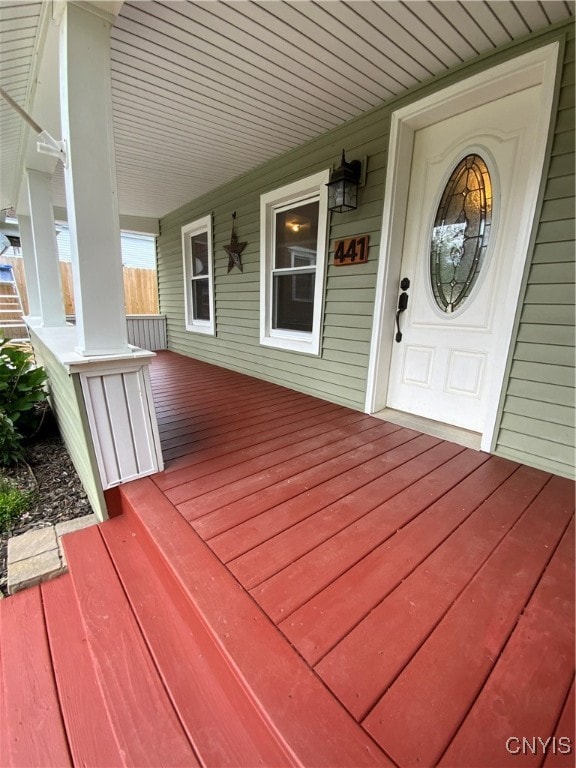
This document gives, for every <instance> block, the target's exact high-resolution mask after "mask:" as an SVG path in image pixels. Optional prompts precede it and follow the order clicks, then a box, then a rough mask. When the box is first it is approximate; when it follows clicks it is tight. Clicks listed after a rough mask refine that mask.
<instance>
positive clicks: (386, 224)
mask: <svg viewBox="0 0 576 768" xmlns="http://www.w3.org/2000/svg"><path fill="white" fill-rule="evenodd" d="M558 52H559V44H558V43H557V42H556V43H552V44H549V45H546V46H543V47H541V48H538V49H536V50H534V51H531V52H529V53H526V54H523V55H522V56H518V57H516V58H515V59H512V60H510V61H507V62H505V63H503V64H500V65H498V66H495V67H492V68H490V69H487V70H485V71H484V72H481V73H479V74H477V75H473V76H471V77H469V78H467V79H465V80H462V81H461V82H459V83H455V84H454V85H452V86H449V87H448V88H445V89H443V90H441V91H439V92H437V93H434V94H432V95H430V96H427V97H425V98H423V99H420V100H419V101H416V102H414V103H412V104H409V105H407V106H406V107H403V108H401V109H398V110H396V111H395V112H394V113H393V114H392V116H391V124H390V143H389V150H388V168H387V173H386V186H385V197H384V211H383V217H382V237H381V245H380V254H379V263H378V274H377V278H376V298H375V303H374V323H373V327H372V338H371V343H370V359H369V364H368V379H367V389H366V401H365V411H366V413H377V412H379V411H382V410H383V409H384V408H385V407H386V402H387V385H388V371H389V367H390V358H391V353H392V345H393V343H394V341H393V339H394V316H395V309H396V303H397V298H398V285H399V281H400V266H401V260H402V245H403V237H404V221H405V216H406V206H407V198H408V184H409V176H410V166H411V159H412V148H413V144H414V134H415V132H416V131H417V130H419V129H420V128H424V127H426V126H429V125H432V124H434V123H436V122H438V121H440V120H445V119H447V118H450V117H453V116H454V115H457V114H460V113H462V112H464V111H466V110H468V109H471V108H473V107H476V106H480V105H482V104H486V103H488V102H490V101H494V100H496V99H499V98H502V97H504V96H507V95H509V94H511V93H514V92H516V91H520V90H524V89H525V88H529V87H531V86H540V104H541V108H540V109H539V110H538V114H537V115H536V116H535V119H537V121H538V125H537V131H536V137H537V138H536V142H535V144H536V146H535V151H534V153H533V155H532V158H531V159H532V164H531V169H530V180H529V184H528V188H527V193H526V203H525V205H524V209H523V220H522V222H519V228H518V229H519V233H520V235H519V238H518V247H517V249H516V254H515V256H514V259H515V263H514V271H513V274H514V280H513V284H512V285H510V294H509V295H511V296H513V297H515V301H514V302H513V305H512V304H510V308H511V311H510V313H509V317H508V321H507V323H506V326H505V327H503V328H502V329H501V334H502V338H503V339H504V340H505V342H506V343H505V344H504V345H503V346H504V347H505V349H506V354H504V355H502V356H501V359H500V360H499V361H498V364H497V366H496V367H495V370H494V372H493V376H492V379H493V382H494V384H493V387H492V392H491V396H490V401H489V406H488V416H487V418H486V422H485V425H484V429H483V431H482V438H481V448H482V450H486V451H490V450H491V449H492V446H493V440H494V435H495V430H496V420H497V415H498V405H499V400H500V393H501V389H502V384H503V380H504V373H505V368H506V359H507V351H508V349H509V347H510V343H511V339H512V330H513V325H514V317H515V313H516V308H517V304H518V299H519V295H520V288H521V284H522V276H523V274H524V267H525V263H526V258H527V255H528V246H529V240H530V233H531V230H532V225H533V219H534V214H535V210H536V204H537V200H538V193H539V189H540V183H541V176H542V170H543V165H544V159H545V153H546V144H547V139H548V133H549V129H550V116H551V111H552V104H553V99H554V84H555V80H556V74H557V65H558Z"/></svg>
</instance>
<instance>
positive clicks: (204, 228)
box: [182, 215, 216, 336]
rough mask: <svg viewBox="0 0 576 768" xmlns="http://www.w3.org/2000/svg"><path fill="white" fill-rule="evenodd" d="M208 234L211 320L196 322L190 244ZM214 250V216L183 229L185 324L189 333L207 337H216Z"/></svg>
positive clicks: (197, 220)
mask: <svg viewBox="0 0 576 768" xmlns="http://www.w3.org/2000/svg"><path fill="white" fill-rule="evenodd" d="M203 232H206V233H207V235H208V275H207V277H208V296H209V304H210V320H195V319H194V315H193V307H194V304H193V299H192V280H191V278H192V265H191V262H190V259H191V256H192V254H191V250H190V242H191V239H192V237H194V235H200V234H202V233H203ZM213 261H214V259H213V248H212V216H211V215H209V216H204V217H202V218H201V219H196V221H193V222H191V223H190V224H186V225H185V226H183V227H182V265H183V269H184V312H185V315H184V323H185V325H186V330H187V331H192V332H193V333H203V334H205V335H207V336H215V335H216V322H215V318H214V265H213Z"/></svg>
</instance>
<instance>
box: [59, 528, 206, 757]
mask: <svg viewBox="0 0 576 768" xmlns="http://www.w3.org/2000/svg"><path fill="white" fill-rule="evenodd" d="M65 548H66V558H67V560H68V564H69V567H70V571H71V573H72V576H73V580H74V586H75V590H76V592H77V594H78V595H79V596H81V599H82V603H81V605H82V618H83V622H84V626H85V631H86V636H87V638H88V640H89V642H90V647H91V652H92V656H93V659H94V665H95V668H96V673H97V675H98V679H99V681H100V685H101V688H102V691H103V693H104V695H105V697H106V701H107V702H108V707H109V711H110V717H111V720H112V722H113V723H114V727H115V732H116V734H117V739H118V741H119V743H120V748H121V750H122V752H123V753H124V754H126V755H128V756H130V761H131V762H132V764H133V765H140V766H156V765H171V766H195V765H200V763H199V762H198V760H197V757H196V755H195V753H194V751H193V749H192V746H191V744H190V742H189V741H188V739H187V737H186V735H185V733H184V731H183V729H182V726H181V724H180V722H179V721H178V718H177V717H176V713H175V711H174V709H173V707H172V705H171V703H170V701H169V698H168V695H167V693H166V690H165V688H164V686H163V684H162V682H161V681H160V679H159V678H158V674H157V671H156V668H155V666H154V664H153V662H152V659H151V657H150V653H149V651H148V648H147V647H146V644H145V642H144V640H143V638H142V635H141V633H140V631H139V628H138V626H137V624H136V620H135V618H134V615H133V613H132V611H131V609H130V607H129V605H128V602H127V600H126V596H125V594H124V591H123V589H122V587H121V585H120V583H119V581H118V578H117V576H116V572H115V570H114V568H113V566H112V563H111V562H110V559H109V557H108V555H107V552H106V548H105V546H104V543H103V541H102V538H101V535H100V532H99V530H98V529H97V528H95V527H91V528H85V529H84V530H82V531H77V532H76V533H75V534H74V536H73V537H69V538H68V539H67V540H65ZM144 702H145V706H143V703H144ZM151 712H153V713H154V727H153V728H151V727H150V713H151Z"/></svg>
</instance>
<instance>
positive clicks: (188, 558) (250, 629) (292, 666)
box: [123, 478, 392, 768]
mask: <svg viewBox="0 0 576 768" xmlns="http://www.w3.org/2000/svg"><path fill="white" fill-rule="evenodd" d="M123 493H124V494H125V499H126V501H127V504H128V509H127V514H130V515H131V516H132V517H134V519H135V520H136V521H138V523H139V525H140V526H141V528H142V529H143V530H145V531H147V532H148V534H149V535H150V536H151V538H152V539H153V540H154V542H155V544H156V546H157V548H158V551H159V552H160V553H161V555H162V556H163V558H164V560H165V561H166V562H167V563H168V564H169V565H170V568H171V570H172V572H173V574H174V578H175V580H176V582H177V583H178V585H179V586H180V588H181V589H183V590H184V592H185V593H186V595H187V596H188V598H189V599H190V600H191V601H192V603H193V604H194V605H195V607H196V609H197V611H198V613H199V615H201V616H203V617H204V619H205V621H206V623H207V624H208V625H209V626H210V627H211V629H212V631H213V632H214V633H215V637H216V639H217V640H218V642H219V643H220V645H221V647H222V648H223V649H224V650H225V652H226V654H228V655H229V657H230V659H231V663H233V664H234V666H235V668H236V669H238V671H239V673H240V674H241V675H242V677H243V679H245V680H246V683H247V685H249V687H250V690H251V691H252V694H253V696H254V697H255V699H256V700H257V701H258V702H259V704H260V706H261V707H262V711H264V712H266V713H267V715H268V717H269V719H270V722H271V724H273V725H274V727H276V728H277V729H278V732H279V733H282V734H283V736H284V738H285V739H286V742H287V744H288V745H289V746H290V747H291V748H292V750H293V753H294V756H295V760H296V762H298V761H300V764H301V765H303V766H318V768H321V767H322V766H324V767H325V768H338V766H349V767H350V768H352V767H354V768H359V767H360V766H364V765H366V766H368V765H370V766H381V767H382V768H384V767H385V766H389V765H390V766H391V765H392V763H390V761H389V760H388V758H387V756H386V754H385V753H384V752H383V751H382V750H381V749H380V748H379V747H378V746H377V745H376V744H375V743H374V741H373V740H372V739H371V737H369V736H368V735H367V734H366V733H365V731H364V730H363V729H362V728H360V726H358V724H357V723H356V722H355V721H354V720H353V718H351V717H350V716H349V715H348V713H347V712H346V711H345V710H344V708H343V707H342V706H341V705H340V704H339V703H338V702H337V701H336V700H335V698H334V697H333V696H332V695H331V694H330V693H329V692H328V691H327V689H326V688H325V686H324V685H323V684H322V683H321V681H320V680H319V679H318V678H317V676H316V675H315V674H314V673H313V672H312V671H311V670H310V669H309V668H308V667H307V665H306V664H305V663H304V662H303V660H302V659H301V658H300V656H299V655H298V654H297V653H296V652H295V651H294V649H293V648H291V647H290V645H289V644H288V643H287V642H286V640H285V638H283V637H282V635H281V634H280V633H279V632H278V631H277V630H276V628H275V627H274V626H273V625H272V623H271V622H270V620H269V619H268V617H266V615H265V614H264V613H263V612H262V611H261V610H260V609H259V607H258V606H257V605H256V603H254V601H253V600H252V599H250V597H249V596H248V594H247V593H246V592H245V591H244V590H243V589H242V588H241V586H240V585H239V584H238V582H237V581H236V580H235V579H234V578H233V577H232V575H231V574H230V573H229V572H228V571H227V570H226V569H225V568H223V567H222V564H221V563H220V561H219V560H218V559H217V558H216V556H215V555H214V553H213V552H212V551H211V550H210V549H209V547H208V546H207V545H206V544H205V543H204V542H203V541H202V540H201V539H200V537H199V536H197V535H196V534H195V533H194V532H193V531H192V536H190V533H191V529H190V526H189V524H188V523H187V522H186V521H185V520H184V518H183V517H182V516H181V515H179V513H178V512H177V510H176V509H175V507H174V506H173V505H172V504H171V503H170V502H169V501H168V499H166V497H165V496H164V495H163V494H161V492H160V491H159V490H158V489H156V488H155V487H154V485H153V483H152V480H150V479H147V478H144V479H143V480H138V481H136V482H135V483H130V484H129V485H127V486H126V487H125V488H124V489H123ZM131 509H132V510H134V511H133V512H130V510H131Z"/></svg>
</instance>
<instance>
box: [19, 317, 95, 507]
mask: <svg viewBox="0 0 576 768" xmlns="http://www.w3.org/2000/svg"><path fill="white" fill-rule="evenodd" d="M30 333H31V339H32V345H33V347H34V354H35V356H36V359H37V361H38V363H39V364H40V365H42V366H44V368H45V369H46V372H47V373H48V387H49V396H50V404H51V406H52V410H53V411H54V415H55V416H56V420H57V422H58V426H59V428H60V434H61V435H62V439H63V441H64V443H65V445H66V448H67V449H68V453H69V454H70V458H71V459H72V463H73V464H74V467H75V469H76V472H77V473H78V477H79V478H80V482H81V483H82V486H83V487H84V490H85V491H86V495H87V496H88V501H89V502H90V506H91V507H92V510H93V511H94V513H95V514H96V516H97V517H98V519H99V520H105V519H106V518H107V517H108V513H107V511H106V503H105V501H104V493H103V491H102V484H101V483H100V476H99V473H98V467H97V464H96V456H95V455H94V449H93V447H92V439H91V437H90V432H89V428H88V423H87V419H86V415H85V410H84V398H83V395H82V389H81V386H80V380H79V376H78V375H77V374H69V373H68V371H67V370H66V369H65V368H64V366H63V365H62V364H61V363H60V362H59V361H58V360H57V359H56V358H55V357H54V355H53V354H52V352H51V351H50V350H49V349H48V348H47V347H46V346H45V345H44V344H43V343H42V342H41V341H40V339H39V338H38V337H37V336H36V335H35V334H34V332H33V330H31V332H30Z"/></svg>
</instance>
